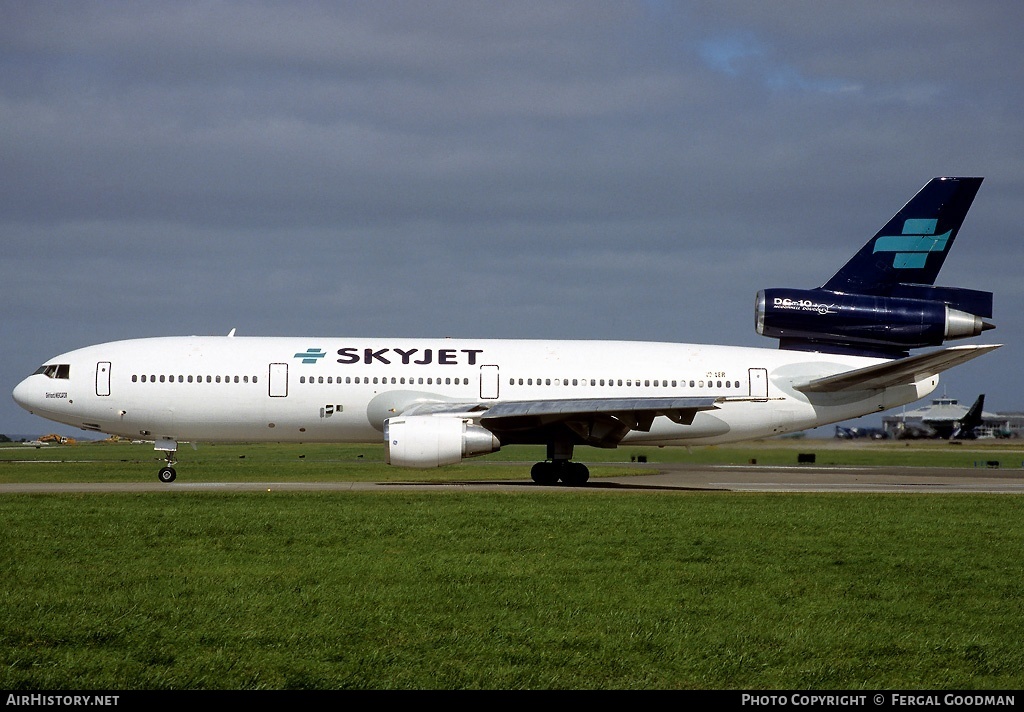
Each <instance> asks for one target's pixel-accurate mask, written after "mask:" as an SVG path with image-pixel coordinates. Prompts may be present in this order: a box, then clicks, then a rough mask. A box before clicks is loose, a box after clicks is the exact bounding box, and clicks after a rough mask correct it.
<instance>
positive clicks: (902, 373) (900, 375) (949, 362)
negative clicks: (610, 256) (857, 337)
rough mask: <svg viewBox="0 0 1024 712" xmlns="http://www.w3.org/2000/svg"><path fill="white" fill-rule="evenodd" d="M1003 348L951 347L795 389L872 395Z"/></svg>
mask: <svg viewBox="0 0 1024 712" xmlns="http://www.w3.org/2000/svg"><path fill="white" fill-rule="evenodd" d="M1000 346H1002V344H983V345H977V346H950V347H948V348H945V349H939V350H938V351H931V352H929V353H926V354H918V355H917V356H907V357H906V358H900V359H895V360H893V361H886V362H885V363H880V364H876V365H874V366H868V367H866V368H858V369H855V370H853V371H846V372H845V373H838V374H836V375H834V376H825V377H824V378H816V379H814V380H813V381H809V382H807V383H803V384H798V385H794V386H793V387H794V388H795V389H796V390H798V391H802V392H803V393H836V392H839V391H869V390H876V389H882V388H891V387H893V386H904V385H910V384H912V383H914V382H916V381H920V380H922V379H924V378H928V377H929V376H934V375H935V374H937V373H941V372H942V371H945V370H947V369H950V368H952V367H953V366H957V365H959V364H961V363H964V362H965V361H970V360H971V359H973V358H977V357H978V356H983V355H985V354H987V353H988V352H989V351H993V350H995V349H998V348H999V347H1000Z"/></svg>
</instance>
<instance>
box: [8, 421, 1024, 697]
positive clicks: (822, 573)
mask: <svg viewBox="0 0 1024 712" xmlns="http://www.w3.org/2000/svg"><path fill="white" fill-rule="evenodd" d="M1013 444H1014V442H1013V441H1002V442H1000V443H998V445H997V444H995V443H993V444H992V445H991V446H987V447H983V448H981V449H980V450H979V449H977V448H975V447H973V446H972V447H970V448H968V447H966V446H963V447H950V446H948V445H945V446H944V447H935V446H932V445H931V444H929V445H928V446H925V447H913V448H907V447H903V448H900V447H877V446H872V447H862V446H860V444H859V443H851V444H842V445H840V444H837V443H832V442H831V441H817V442H813V443H812V442H811V441H803V442H795V443H794V442H782V441H772V442H766V443H761V444H754V445H753V446H752V447H750V448H736V449H732V448H730V449H725V448H695V449H694V450H693V451H692V452H690V453H687V452H686V451H685V450H679V451H671V450H668V449H665V450H636V451H632V452H631V451H629V450H625V451H608V452H606V451H590V452H587V451H582V450H581V453H580V454H581V455H583V453H584V452H586V453H587V454H591V452H593V453H596V454H597V455H598V457H599V458H600V461H601V462H607V461H609V459H610V457H611V456H615V457H617V458H619V464H612V465H603V464H602V465H591V470H592V472H593V473H594V476H600V475H601V474H603V473H607V472H614V473H615V474H622V473H623V472H628V471H629V469H630V464H631V463H630V459H631V458H633V457H636V456H637V455H638V454H640V453H643V454H644V455H645V456H647V457H648V459H649V460H651V461H654V460H655V459H656V458H661V457H666V458H667V457H680V458H686V457H689V458H693V460H692V461H695V462H698V461H702V460H701V458H709V459H710V461H713V462H717V461H721V458H725V459H726V460H728V461H731V460H734V459H735V460H736V461H737V463H738V464H742V463H744V462H749V460H751V459H757V460H758V461H759V462H763V463H766V464H767V463H768V462H769V461H770V459H771V458H780V461H784V462H785V463H788V464H792V463H793V462H794V461H795V454H796V453H797V452H815V453H816V454H817V462H818V464H823V463H827V462H828V461H829V460H830V459H832V458H836V459H842V458H847V457H852V458H858V459H861V458H866V459H873V461H876V462H877V461H879V460H880V461H882V462H896V461H898V460H901V459H903V458H906V459H909V460H912V461H913V462H910V463H909V464H911V465H912V464H915V462H920V463H921V464H928V465H930V466H935V462H934V461H933V459H934V458H936V457H939V458H942V457H946V458H953V459H954V460H955V462H954V464H957V466H971V464H972V463H974V462H975V461H983V462H985V461H992V460H999V461H1000V462H1001V463H1004V464H1002V465H1001V466H1003V467H1011V466H1012V467H1018V468H1019V467H1020V459H1021V453H1020V450H1015V449H1014V448H1013V447H1012V446H1013ZM883 445H887V444H883ZM180 454H181V456H182V465H179V478H180V479H184V478H188V479H189V480H192V481H203V480H209V481H225V480H228V479H231V478H248V479H260V478H282V477H287V478H295V479H296V480H299V479H302V480H308V479H321V478H327V477H332V478H335V479H354V478H357V477H360V478H367V479H385V478H387V479H392V480H396V479H402V480H405V479H410V476H412V475H417V474H418V473H416V472H415V471H398V472H396V471H395V470H392V469H389V468H386V467H384V466H383V465H380V464H379V463H380V450H379V449H376V450H374V449H372V448H365V447H361V448H347V447H341V448H339V447H329V446H309V447H300V446H217V447H200V449H199V450H197V451H192V450H191V449H189V448H186V449H184V450H182V451H181V453H180ZM360 455H362V457H360ZM497 455H500V456H502V459H504V460H509V459H512V458H513V457H517V458H521V459H522V461H523V464H518V463H517V464H513V465H504V464H500V461H494V459H495V458H494V456H492V462H490V463H488V462H487V461H483V462H480V463H475V462H473V461H471V463H472V464H471V463H467V464H465V465H462V466H459V467H455V468H446V469H444V470H440V471H430V472H429V473H425V474H419V476H423V477H428V476H429V477H430V478H433V479H437V478H441V477H443V478H455V479H458V478H462V477H472V478H474V479H475V478H478V477H481V476H490V477H501V478H506V479H507V478H512V477H522V478H524V479H525V478H527V477H528V465H529V462H532V461H533V459H534V458H535V457H536V456H537V454H536V452H534V451H530V450H529V449H527V448H524V449H522V450H516V449H510V451H509V452H506V451H502V453H498V454H497ZM153 458H154V454H153V452H152V449H151V446H148V447H147V446H144V445H98V444H90V445H78V446H74V447H63V448H42V449H39V450H36V449H34V448H29V449H24V448H0V481H26V480H25V479H24V478H29V480H38V481H59V480H60V479H62V478H68V479H73V480H79V481H114V480H117V479H118V478H122V479H125V480H137V481H155V472H156V461H155V460H154V459H153ZM957 458H966V460H956V459H957ZM943 462H946V461H943ZM963 462H966V463H967V464H966V465H963V464H962V463H963ZM958 463H959V464H958ZM900 464H904V463H900ZM939 464H942V463H939ZM12 478H13V479H12ZM527 490H528V491H527V492H526V493H519V492H516V493H497V492H495V493H465V492H450V491H445V492H423V493H420V492H416V493H409V492H388V493H377V492H373V493H354V492H329V493H327V492H323V493H288V492H259V493H251V494H246V493H239V494H226V493H215V492H159V493H148V494H91V495H71V494H53V495H5V496H3V497H0V533H2V535H3V542H4V545H3V548H2V549H0V571H3V572H4V577H3V583H2V584H0V688H3V689H8V690H18V689H31V690H40V689H46V690H60V689H78V690H84V689H98V690H111V689H113V690H140V689H147V690H152V689H302V688H311V689H693V688H696V689H764V690H768V689H1019V688H1021V687H1022V686H1024V650H1022V649H1021V646H1020V644H1019V639H1020V631H1021V630H1024V562H1022V557H1021V552H1022V551H1024V526H1022V525H1024V503H1022V501H1021V500H1020V499H1019V498H1017V497H1015V496H1012V495H955V494H941V495H939V494H899V495H868V494H858V495H822V494H738V493H737V494H729V493H696V492H690V493H686V492H675V493H643V492H630V493H622V492H617V493H608V492H595V491H589V492H573V491H566V490H551V489H547V488H536V489H534V488H527Z"/></svg>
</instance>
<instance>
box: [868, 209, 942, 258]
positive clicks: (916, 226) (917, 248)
mask: <svg viewBox="0 0 1024 712" xmlns="http://www.w3.org/2000/svg"><path fill="white" fill-rule="evenodd" d="M938 222H939V221H938V220H932V219H923V218H911V219H910V220H905V221H904V222H903V234H902V235H882V236H880V237H879V238H878V239H877V240H875V247H874V250H872V252H895V253H896V254H895V255H894V256H893V260H892V266H893V267H895V268H896V269H920V268H922V267H924V264H925V261H926V260H927V259H928V253H929V252H945V251H946V245H947V244H948V243H949V236H950V235H951V234H952V232H953V231H952V230H947V231H946V232H944V233H943V234H941V235H936V234H935V226H936V225H937V224H938Z"/></svg>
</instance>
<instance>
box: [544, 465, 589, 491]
mask: <svg viewBox="0 0 1024 712" xmlns="http://www.w3.org/2000/svg"><path fill="white" fill-rule="evenodd" d="M530 477H532V478H533V481H534V482H536V483H537V484H539V485H553V484H557V483H558V482H559V481H561V482H562V484H565V485H570V486H575V485H582V484H586V482H587V480H589V479H590V470H588V469H587V466H586V465H584V464H583V463H582V462H569V461H568V460H552V461H551V462H538V463H537V464H536V465H534V466H533V468H532V469H531V470H530Z"/></svg>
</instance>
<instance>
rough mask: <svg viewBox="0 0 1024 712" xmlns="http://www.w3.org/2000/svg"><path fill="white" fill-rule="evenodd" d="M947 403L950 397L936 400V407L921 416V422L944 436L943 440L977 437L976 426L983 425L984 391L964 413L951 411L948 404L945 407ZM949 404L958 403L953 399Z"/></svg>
mask: <svg viewBox="0 0 1024 712" xmlns="http://www.w3.org/2000/svg"><path fill="white" fill-rule="evenodd" d="M947 403H948V399H940V400H939V401H936V402H935V404H934V406H935V407H933V408H932V409H931V410H930V411H928V413H926V414H925V415H924V416H923V417H922V418H921V422H922V423H923V424H924V425H925V426H927V427H928V428H930V429H931V430H932V432H933V433H934V437H936V438H942V439H943V440H975V439H977V437H978V436H977V434H976V433H975V428H977V427H978V426H979V425H981V421H982V408H984V407H985V394H984V393H982V394H981V395H980V396H978V399H977V400H975V401H974V404H973V405H972V406H971V407H970V408H969V409H968V410H967V412H966V413H964V414H963V415H958V414H956V411H953V412H952V413H951V412H950V408H949V407H948V406H947V407H943V406H944V405H946V404H947ZM949 405H956V401H955V400H954V401H952V403H949ZM961 407H962V406H961Z"/></svg>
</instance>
